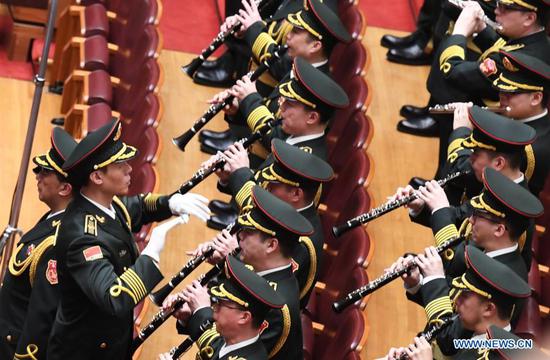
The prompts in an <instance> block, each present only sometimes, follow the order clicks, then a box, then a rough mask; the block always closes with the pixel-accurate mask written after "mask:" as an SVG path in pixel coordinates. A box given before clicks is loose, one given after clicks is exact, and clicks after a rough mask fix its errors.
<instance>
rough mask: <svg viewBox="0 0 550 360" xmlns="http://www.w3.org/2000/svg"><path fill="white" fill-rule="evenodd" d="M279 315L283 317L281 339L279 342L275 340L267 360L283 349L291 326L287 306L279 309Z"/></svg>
mask: <svg viewBox="0 0 550 360" xmlns="http://www.w3.org/2000/svg"><path fill="white" fill-rule="evenodd" d="M281 314H282V316H283V332H282V333H281V337H280V338H279V340H277V343H276V344H275V346H274V347H273V349H271V352H270V353H269V356H268V357H267V358H268V359H271V358H272V357H274V356H275V355H277V353H278V352H279V351H280V350H281V349H282V348H283V346H284V344H285V343H286V340H287V339H288V334H290V326H291V325H292V324H291V321H290V310H288V306H287V305H285V306H283V308H282V309H281Z"/></svg>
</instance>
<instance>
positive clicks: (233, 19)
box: [220, 15, 239, 32]
mask: <svg viewBox="0 0 550 360" xmlns="http://www.w3.org/2000/svg"><path fill="white" fill-rule="evenodd" d="M238 22H239V19H237V15H231V16H228V17H226V18H225V21H224V22H223V24H222V25H221V26H220V31H221V32H228V31H229V30H231V29H232V28H233V26H235V24H237V23H238Z"/></svg>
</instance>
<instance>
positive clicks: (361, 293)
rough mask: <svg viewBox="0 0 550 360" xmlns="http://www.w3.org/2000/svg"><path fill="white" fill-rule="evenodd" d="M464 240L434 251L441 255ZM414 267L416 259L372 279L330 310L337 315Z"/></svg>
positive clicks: (335, 303) (454, 241) (454, 240)
mask: <svg viewBox="0 0 550 360" xmlns="http://www.w3.org/2000/svg"><path fill="white" fill-rule="evenodd" d="M464 239H465V237H463V236H458V237H454V238H452V239H449V240H447V241H445V242H444V243H443V244H441V245H439V246H438V247H437V248H436V250H437V252H438V253H439V254H442V253H443V252H444V251H446V250H448V249H450V248H452V247H455V246H456V245H458V244H459V243H460V242H462V241H463V240H464ZM416 266H417V265H416V258H414V259H413V261H411V262H410V263H409V264H407V265H406V266H404V267H401V268H398V269H395V270H394V271H393V272H388V273H386V274H384V275H382V276H380V277H379V278H377V279H374V280H373V281H371V282H369V283H368V284H366V285H364V286H362V287H360V288H358V289H355V290H353V291H351V292H350V293H349V294H347V295H346V296H345V297H344V298H342V299H341V300H338V301H335V302H334V303H333V304H332V309H333V310H334V311H335V312H337V313H340V312H342V311H343V310H344V309H345V308H347V307H348V306H350V305H351V304H353V303H355V302H356V301H357V300H360V299H362V298H364V297H365V296H367V295H369V294H371V293H373V292H375V291H376V290H378V289H380V288H381V287H383V286H385V285H387V284H389V283H390V282H392V281H393V280H395V279H397V278H399V277H400V276H401V275H403V274H405V273H407V272H409V271H410V270H411V269H413V268H414V267H416Z"/></svg>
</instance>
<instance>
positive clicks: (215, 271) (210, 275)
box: [131, 261, 225, 353]
mask: <svg viewBox="0 0 550 360" xmlns="http://www.w3.org/2000/svg"><path fill="white" fill-rule="evenodd" d="M224 264H225V261H222V262H220V263H218V264H216V265H215V266H214V267H212V269H210V270H209V271H208V272H207V273H206V274H203V275H201V276H200V277H199V278H198V281H199V282H200V284H201V285H202V286H205V285H206V284H208V282H210V281H211V280H212V279H214V278H215V277H216V276H218V275H219V274H221V273H222V271H223V267H224ZM184 304H185V301H184V300H183V299H178V300H177V301H176V302H174V304H173V305H172V308H171V309H169V310H167V311H166V312H165V311H163V310H162V309H161V310H159V311H158V312H157V313H156V314H155V316H153V319H152V320H151V322H150V323H149V324H147V325H146V326H145V327H144V328H142V329H141V330H140V331H139V333H138V335H137V337H136V338H135V339H134V341H133V342H132V348H131V351H132V353H134V352H135V351H136V350H137V349H138V348H139V347H140V346H141V345H142V344H143V343H144V342H145V340H147V338H148V337H149V336H151V334H153V333H154V332H155V331H156V330H157V329H158V328H159V327H160V326H161V325H162V324H164V322H165V321H166V320H167V319H168V318H169V317H170V316H171V315H172V314H173V313H174V312H176V310H177V309H179V308H180V307H182V306H183V305H184Z"/></svg>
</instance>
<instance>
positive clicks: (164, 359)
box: [158, 353, 172, 360]
mask: <svg viewBox="0 0 550 360" xmlns="http://www.w3.org/2000/svg"><path fill="white" fill-rule="evenodd" d="M158 360H172V356H171V355H170V353H164V354H159V358H158Z"/></svg>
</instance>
